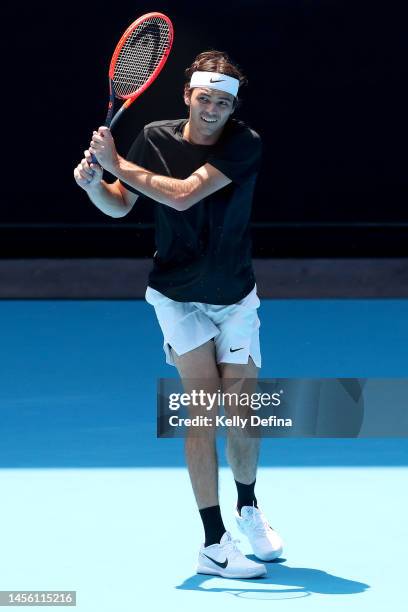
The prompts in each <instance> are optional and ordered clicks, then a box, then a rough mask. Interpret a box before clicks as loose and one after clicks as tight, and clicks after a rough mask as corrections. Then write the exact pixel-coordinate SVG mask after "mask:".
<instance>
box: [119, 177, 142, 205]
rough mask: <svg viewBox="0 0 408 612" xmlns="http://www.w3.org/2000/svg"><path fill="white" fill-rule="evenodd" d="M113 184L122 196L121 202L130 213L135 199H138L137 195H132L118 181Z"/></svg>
mask: <svg viewBox="0 0 408 612" xmlns="http://www.w3.org/2000/svg"><path fill="white" fill-rule="evenodd" d="M115 183H116V185H117V187H118V189H119V191H120V193H121V195H122V198H123V201H124V203H125V204H126V208H127V209H128V212H130V211H131V210H132V208H133V206H134V205H135V202H136V200H137V198H138V197H139V195H138V194H137V193H133V192H132V191H129V189H126V187H124V186H123V185H122V183H121V182H120V181H119V179H118V180H117V181H115Z"/></svg>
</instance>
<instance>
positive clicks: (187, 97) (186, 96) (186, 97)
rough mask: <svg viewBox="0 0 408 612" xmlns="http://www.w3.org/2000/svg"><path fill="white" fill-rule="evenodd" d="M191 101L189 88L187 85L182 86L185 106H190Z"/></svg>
mask: <svg viewBox="0 0 408 612" xmlns="http://www.w3.org/2000/svg"><path fill="white" fill-rule="evenodd" d="M190 101H191V89H190V88H189V87H185V88H184V103H185V104H186V106H190Z"/></svg>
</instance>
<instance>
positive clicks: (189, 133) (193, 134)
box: [183, 120, 222, 145]
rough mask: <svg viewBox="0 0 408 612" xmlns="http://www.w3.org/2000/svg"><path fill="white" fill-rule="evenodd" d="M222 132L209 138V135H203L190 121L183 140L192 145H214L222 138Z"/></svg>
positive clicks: (185, 127) (184, 130)
mask: <svg viewBox="0 0 408 612" xmlns="http://www.w3.org/2000/svg"><path fill="white" fill-rule="evenodd" d="M221 131H222V130H221ZM221 131H220V132H217V133H215V134H211V135H209V136H208V135H207V134H201V133H200V131H199V130H198V129H197V128H196V127H195V126H194V125H193V124H192V123H191V122H190V120H189V121H187V123H186V125H185V126H184V129H183V138H184V140H187V141H188V142H190V143H191V144H198V145H213V144H215V143H216V142H217V140H218V139H219V137H220V136H221Z"/></svg>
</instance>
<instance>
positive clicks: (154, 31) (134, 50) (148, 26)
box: [113, 17, 171, 97]
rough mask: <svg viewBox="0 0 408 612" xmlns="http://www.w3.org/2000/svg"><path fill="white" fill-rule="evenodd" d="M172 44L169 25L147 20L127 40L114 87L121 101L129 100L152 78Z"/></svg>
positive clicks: (152, 19)
mask: <svg viewBox="0 0 408 612" xmlns="http://www.w3.org/2000/svg"><path fill="white" fill-rule="evenodd" d="M170 41H171V33H170V28H169V25H168V23H167V22H166V21H165V20H164V19H161V18H159V17H152V18H150V19H146V20H145V21H144V22H143V23H142V24H140V25H139V26H138V27H137V28H135V30H133V31H132V32H131V33H130V34H129V36H128V38H127V39H126V41H125V43H124V44H123V47H122V49H121V51H120V53H119V56H118V59H117V61H116V65H115V69H114V74H113V84H114V88H115V93H116V95H117V96H118V97H125V96H129V95H131V94H133V93H135V91H137V90H138V89H140V88H141V87H142V86H143V85H144V84H145V83H146V81H147V80H148V79H149V78H150V77H151V76H152V74H153V72H154V71H155V69H156V68H157V66H158V65H159V63H160V61H161V60H162V58H163V56H164V55H165V53H166V52H167V50H168V48H169V46H170Z"/></svg>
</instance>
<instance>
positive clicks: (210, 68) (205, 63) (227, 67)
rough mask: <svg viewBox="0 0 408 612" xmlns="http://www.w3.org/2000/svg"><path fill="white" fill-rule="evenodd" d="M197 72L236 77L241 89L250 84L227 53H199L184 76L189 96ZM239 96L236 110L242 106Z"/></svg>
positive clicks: (211, 51)
mask: <svg viewBox="0 0 408 612" xmlns="http://www.w3.org/2000/svg"><path fill="white" fill-rule="evenodd" d="M196 70H202V71H203V72H219V73H220V74H226V75H227V76H231V77H234V78H235V79H238V80H239V85H240V88H241V87H242V86H243V85H246V84H247V83H248V79H247V78H246V76H245V74H244V73H243V72H242V70H241V68H240V67H239V66H238V64H236V63H235V62H233V61H232V60H231V59H230V58H229V56H228V55H227V53H224V52H223V51H216V50H215V49H212V50H210V51H203V52H202V53H199V54H198V55H197V57H196V58H195V60H194V61H193V63H192V64H191V66H189V67H188V68H186V70H185V71H184V74H185V75H186V79H187V80H186V83H185V85H184V93H185V94H186V93H187V94H188V92H189V91H190V88H189V85H190V79H191V76H192V74H193V72H195V71H196ZM240 102H241V101H240V100H238V96H237V97H236V98H235V102H234V109H235V108H237V106H239V105H240Z"/></svg>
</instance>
